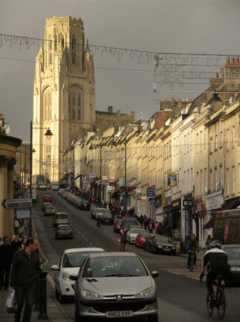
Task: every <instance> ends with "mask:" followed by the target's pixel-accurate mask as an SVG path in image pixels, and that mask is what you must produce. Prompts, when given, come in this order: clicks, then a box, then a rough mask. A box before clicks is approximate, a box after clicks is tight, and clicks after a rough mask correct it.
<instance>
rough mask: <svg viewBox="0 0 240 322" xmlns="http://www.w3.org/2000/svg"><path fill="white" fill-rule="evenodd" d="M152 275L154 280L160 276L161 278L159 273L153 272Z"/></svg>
mask: <svg viewBox="0 0 240 322" xmlns="http://www.w3.org/2000/svg"><path fill="white" fill-rule="evenodd" d="M151 275H152V277H153V278H156V277H158V276H159V273H158V272H157V271H153V272H152V273H151Z"/></svg>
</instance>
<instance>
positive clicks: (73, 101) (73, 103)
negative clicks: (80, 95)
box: [72, 93, 75, 105]
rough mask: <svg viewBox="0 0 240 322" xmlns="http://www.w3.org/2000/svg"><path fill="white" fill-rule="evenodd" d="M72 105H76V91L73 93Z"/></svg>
mask: <svg viewBox="0 0 240 322" xmlns="http://www.w3.org/2000/svg"><path fill="white" fill-rule="evenodd" d="M72 105H75V93H73V94H72Z"/></svg>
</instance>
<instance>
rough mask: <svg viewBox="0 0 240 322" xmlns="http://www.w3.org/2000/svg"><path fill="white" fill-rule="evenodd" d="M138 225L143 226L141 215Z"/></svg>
mask: <svg viewBox="0 0 240 322" xmlns="http://www.w3.org/2000/svg"><path fill="white" fill-rule="evenodd" d="M139 222H140V226H141V227H143V215H141V216H140V217H139Z"/></svg>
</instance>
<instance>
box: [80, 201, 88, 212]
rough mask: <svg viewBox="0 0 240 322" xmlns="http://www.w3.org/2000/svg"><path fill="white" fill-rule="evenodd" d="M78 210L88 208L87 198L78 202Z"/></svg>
mask: <svg viewBox="0 0 240 322" xmlns="http://www.w3.org/2000/svg"><path fill="white" fill-rule="evenodd" d="M79 209H80V210H90V202H89V201H88V200H83V201H81V202H80V204H79Z"/></svg>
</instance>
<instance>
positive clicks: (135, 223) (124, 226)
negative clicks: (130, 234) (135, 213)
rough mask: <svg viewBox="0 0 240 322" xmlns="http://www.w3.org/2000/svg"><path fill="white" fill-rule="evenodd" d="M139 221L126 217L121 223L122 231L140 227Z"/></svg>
mask: <svg viewBox="0 0 240 322" xmlns="http://www.w3.org/2000/svg"><path fill="white" fill-rule="evenodd" d="M138 225H139V224H138V221H137V219H136V218H132V217H124V218H123V220H122V223H121V229H126V230H128V229H129V227H130V226H138Z"/></svg>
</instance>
